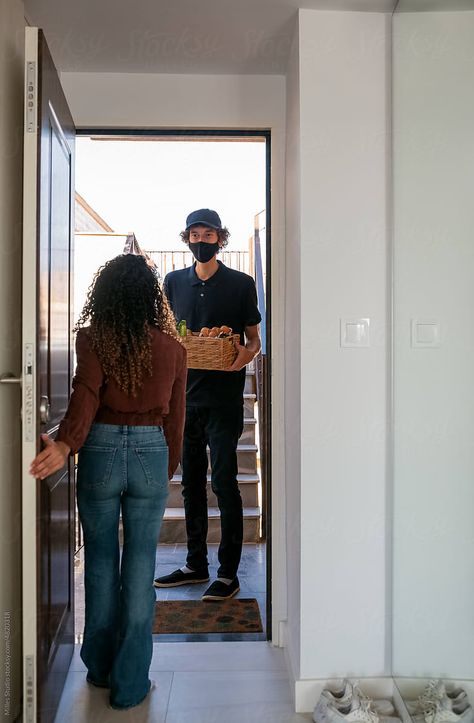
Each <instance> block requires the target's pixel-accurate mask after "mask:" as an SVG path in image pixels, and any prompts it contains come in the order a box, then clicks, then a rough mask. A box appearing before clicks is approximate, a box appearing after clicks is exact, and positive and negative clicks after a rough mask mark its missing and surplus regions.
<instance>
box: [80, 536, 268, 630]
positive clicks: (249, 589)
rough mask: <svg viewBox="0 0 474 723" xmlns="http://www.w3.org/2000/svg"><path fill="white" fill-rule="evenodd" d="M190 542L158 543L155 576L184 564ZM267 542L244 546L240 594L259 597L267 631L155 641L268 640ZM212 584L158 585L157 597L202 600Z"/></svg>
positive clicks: (212, 569)
mask: <svg viewBox="0 0 474 723" xmlns="http://www.w3.org/2000/svg"><path fill="white" fill-rule="evenodd" d="M186 549H187V548H186V545H185V544H173V545H158V547H157V548H156V567H155V575H156V576H157V577H158V576H159V575H167V574H168V573H170V572H172V571H173V570H176V568H178V567H181V566H182V565H184V563H185V562H186ZM217 549H218V545H214V544H210V545H208V556H209V574H210V578H211V581H212V580H214V579H215V577H216V572H217V567H218V564H219V563H218V560H217ZM82 552H83V551H82V550H81V551H80V553H79V554H78V555H77V556H76V560H75V571H74V573H75V574H74V586H75V600H74V602H75V629H76V643H81V642H82V631H83V629H84V564H83V559H84V558H83V554H82ZM265 555H266V545H265V543H264V542H261V543H258V544H250V543H246V544H244V546H243V548H242V559H241V562H240V565H239V573H238V574H239V581H240V592H239V593H238V597H241V598H243V597H245V598H255V599H256V600H257V602H258V606H259V609H260V616H261V618H262V625H263V631H264V632H263V633H227V634H225V635H223V634H218V633H214V634H208V635H205V634H200V635H160V636H155V641H158V640H160V641H164V642H170V641H178V642H187V641H192V640H198V641H201V642H203V641H212V642H216V641H220V640H226V641H239V640H246V641H248V640H261V641H263V640H266V637H267V636H266V631H265V625H266V605H265V600H266V593H265V589H266V584H267V581H266V564H265V562H266V559H265ZM209 584H210V583H202V584H199V585H183V586H181V587H173V588H161V589H159V588H155V593H156V599H157V600H199V598H200V597H201V595H202V594H203V592H204V591H205V589H206V588H207V587H208V585H209Z"/></svg>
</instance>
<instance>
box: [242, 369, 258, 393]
mask: <svg viewBox="0 0 474 723" xmlns="http://www.w3.org/2000/svg"><path fill="white" fill-rule="evenodd" d="M256 387H257V382H256V377H255V372H254V371H252V370H248V369H247V372H246V374H245V386H244V391H245V392H247V393H255V390H256Z"/></svg>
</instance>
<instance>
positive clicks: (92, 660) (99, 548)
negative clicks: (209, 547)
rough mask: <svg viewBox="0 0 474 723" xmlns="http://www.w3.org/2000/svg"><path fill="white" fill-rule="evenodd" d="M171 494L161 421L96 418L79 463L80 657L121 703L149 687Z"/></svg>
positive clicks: (124, 704)
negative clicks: (158, 559)
mask: <svg viewBox="0 0 474 723" xmlns="http://www.w3.org/2000/svg"><path fill="white" fill-rule="evenodd" d="M167 497H168V447H167V445H166V440H165V437H164V434H163V430H162V428H161V427H155V426H153V427H138V426H126V425H122V426H119V425H112V424H94V425H93V426H92V428H91V431H90V433H89V435H88V437H87V439H86V441H85V443H84V446H83V447H82V448H81V450H80V452H79V462H78V470H77V503H78V509H79V515H80V519H81V522H82V527H83V531H84V549H85V593H86V610H85V629H84V642H83V645H82V648H81V658H82V660H83V661H84V663H85V665H86V666H87V670H88V679H89V680H90V681H91V682H93V683H95V684H96V685H100V686H104V687H106V686H110V702H111V705H112V706H113V707H116V708H130V707H132V706H134V705H138V703H140V702H141V701H142V700H143V699H144V698H145V697H146V695H147V694H148V691H149V689H150V681H149V678H148V671H149V668H150V663H151V656H152V651H153V642H152V632H151V631H152V623H153V616H154V609H155V592H154V588H153V576H154V570H155V555H156V545H157V541H158V536H159V532H160V526H161V521H162V518H163V514H164V510H165V504H166V499H167ZM120 512H121V513H122V525H123V549H122V558H121V560H120V550H119V518H120Z"/></svg>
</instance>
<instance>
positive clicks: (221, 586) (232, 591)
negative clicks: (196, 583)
mask: <svg viewBox="0 0 474 723" xmlns="http://www.w3.org/2000/svg"><path fill="white" fill-rule="evenodd" d="M239 590H240V585H239V578H238V577H234V579H233V580H232V582H231V583H229V584H227V583H225V582H221V581H220V580H214V582H213V583H212V585H209V587H208V588H207V590H206V592H205V593H204V595H203V596H202V598H201V599H202V600H227V599H228V598H230V597H234V595H237V593H238V592H239Z"/></svg>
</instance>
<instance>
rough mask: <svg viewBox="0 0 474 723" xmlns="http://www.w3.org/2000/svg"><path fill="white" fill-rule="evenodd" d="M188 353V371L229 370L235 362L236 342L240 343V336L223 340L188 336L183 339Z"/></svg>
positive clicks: (236, 335)
mask: <svg viewBox="0 0 474 723" xmlns="http://www.w3.org/2000/svg"><path fill="white" fill-rule="evenodd" d="M182 341H183V344H184V346H185V347H186V351H187V353H188V369H217V370H220V369H228V368H229V367H230V366H231V364H232V363H233V362H234V360H235V358H236V356H237V351H236V348H235V346H234V341H237V342H239V341H240V336H239V334H232V336H225V337H222V339H217V338H216V337H209V336H199V335H198V334H197V333H195V332H194V333H193V334H188V336H186V337H184V338H183V339H182Z"/></svg>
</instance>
